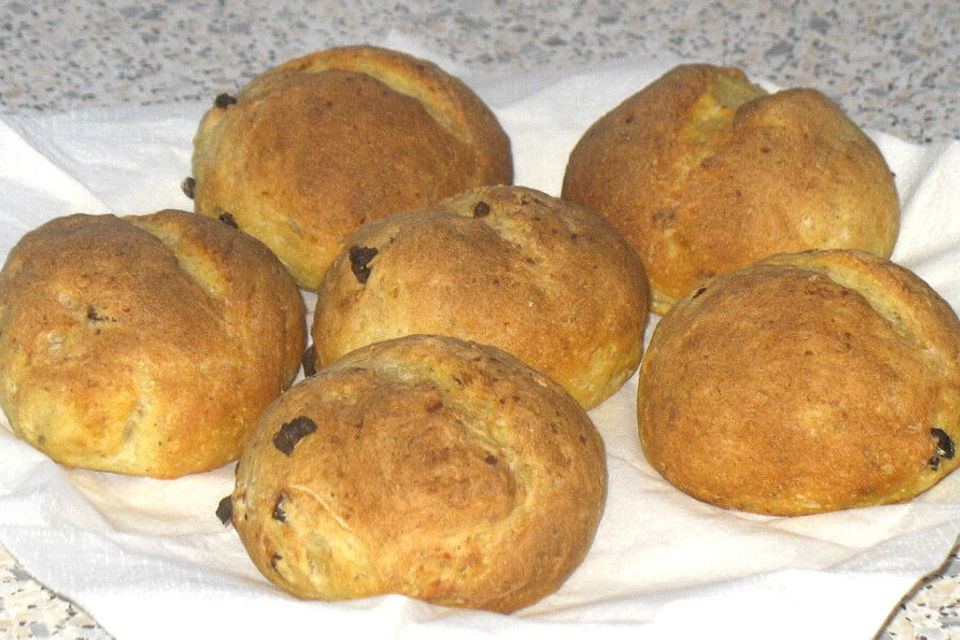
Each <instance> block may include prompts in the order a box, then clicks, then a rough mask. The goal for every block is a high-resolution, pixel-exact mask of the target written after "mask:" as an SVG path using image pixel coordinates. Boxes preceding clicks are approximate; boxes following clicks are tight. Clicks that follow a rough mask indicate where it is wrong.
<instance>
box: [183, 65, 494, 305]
mask: <svg viewBox="0 0 960 640" xmlns="http://www.w3.org/2000/svg"><path fill="white" fill-rule="evenodd" d="M221 104H222V105H223V106H222V107H218V106H214V108H212V109H211V110H210V111H208V112H207V113H206V115H205V116H204V117H203V120H202V121H201V123H200V127H199V129H198V131H197V134H196V136H195V138H194V154H193V176H194V178H195V179H196V185H195V187H194V189H193V192H194V206H195V209H196V211H197V212H198V213H201V214H203V215H207V216H211V217H219V216H221V215H223V214H224V213H229V214H230V215H231V216H232V217H233V219H234V220H235V221H236V222H237V223H238V224H239V226H240V228H241V229H243V230H244V231H247V232H248V233H250V234H251V235H254V236H256V237H258V238H260V239H261V240H262V241H263V242H264V243H265V244H267V246H269V247H270V248H271V249H272V250H273V251H274V252H275V253H276V254H277V255H278V256H279V257H280V259H281V260H282V261H283V262H284V264H286V265H287V267H288V268H289V269H290V270H291V272H292V273H293V275H294V277H295V278H296V279H297V281H298V282H299V283H300V284H301V285H302V286H304V287H306V288H310V289H313V288H315V287H316V286H317V284H318V283H319V281H320V278H321V277H322V276H323V272H324V271H325V270H326V268H327V265H328V264H329V263H330V261H331V260H332V259H333V256H335V255H336V253H337V251H339V249H340V246H341V244H342V243H343V240H344V238H345V237H346V236H347V235H349V234H350V233H351V232H353V230H354V229H356V228H357V227H358V226H360V225H361V224H362V223H363V222H365V221H368V220H374V219H376V218H379V217H382V216H385V215H388V214H391V213H396V212H400V211H406V210H408V209H414V208H417V207H420V206H423V205H426V204H429V203H431V202H435V201H437V200H440V199H442V198H444V197H447V196H450V195H453V194H455V193H458V192H460V191H463V190H465V189H468V188H470V187H474V186H478V185H483V184H498V183H510V182H511V181H512V179H513V164H512V158H511V154H510V142H509V140H508V138H507V135H506V133H504V131H503V129H502V128H501V127H500V125H499V123H498V122H497V120H496V118H495V117H494V115H493V113H492V112H491V111H490V110H489V109H488V108H487V107H486V105H485V104H484V103H483V102H482V101H481V100H480V99H479V98H478V97H477V96H476V94H474V93H473V92H472V91H471V90H470V89H469V88H468V87H467V86H466V85H465V84H464V83H463V82H461V81H460V80H458V79H456V78H454V77H453V76H450V75H449V74H447V73H445V72H444V71H442V70H441V69H440V68H439V67H437V66H436V65H434V64H432V63H430V62H427V61H425V60H420V59H417V58H413V57H411V56H408V55H406V54H402V53H399V52H395V51H390V50H387V49H380V48H375V47H343V48H337V49H330V50H327V51H321V52H318V53H314V54H312V55H309V56H305V57H303V58H299V59H296V60H291V61H289V62H287V63H285V64H282V65H280V66H279V67H276V68H274V69H272V70H270V71H267V72H266V73H264V74H262V75H260V76H258V77H257V78H254V79H253V80H252V81H251V82H250V83H249V84H248V85H247V86H246V87H244V89H243V90H242V91H241V92H240V94H239V95H238V96H237V97H236V101H235V102H233V103H231V102H230V101H229V100H224V101H222V102H221Z"/></svg>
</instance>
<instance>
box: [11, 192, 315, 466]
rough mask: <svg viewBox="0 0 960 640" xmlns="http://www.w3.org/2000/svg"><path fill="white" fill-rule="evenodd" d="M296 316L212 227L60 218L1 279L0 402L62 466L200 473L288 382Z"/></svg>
mask: <svg viewBox="0 0 960 640" xmlns="http://www.w3.org/2000/svg"><path fill="white" fill-rule="evenodd" d="M303 311H304V310H303V302H302V299H301V298H300V295H299V292H298V290H297V288H296V286H295V284H294V283H293V280H292V279H291V278H290V276H289V274H288V273H286V271H285V270H284V269H283V266H282V265H281V264H280V263H279V262H278V261H277V260H276V258H275V257H274V256H273V255H272V254H270V252H269V251H268V250H267V249H266V247H264V246H263V245H262V244H260V243H259V242H257V241H256V240H253V239H252V238H249V237H247V236H244V235H243V234H240V233H238V232H236V231H235V230H233V229H230V228H229V227H227V226H226V225H224V224H222V223H219V222H216V221H212V220H208V219H206V218H202V217H200V216H196V215H194V214H191V213H187V212H183V211H170V210H168V211H161V212H158V213H156V214H152V215H146V216H128V217H125V218H118V217H116V216H112V215H103V216H89V215H84V214H76V215H72V216H66V217H63V218H58V219H55V220H52V221H51V222H49V223H47V224H45V225H43V226H41V227H39V228H38V229H36V230H34V231H32V232H30V233H28V234H26V235H25V236H24V237H23V238H22V239H21V240H20V242H19V243H18V244H17V246H16V247H15V248H14V249H13V250H12V251H11V253H10V255H9V257H8V259H7V262H6V265H5V266H4V269H3V272H2V273H0V404H2V406H3V409H4V411H5V412H6V415H7V417H8V419H9V421H10V424H11V426H12V428H13V430H14V432H15V433H17V435H19V436H20V437H21V438H23V439H24V440H26V441H27V442H29V443H30V444H32V445H33V446H35V447H37V448H38V449H40V450H41V451H43V452H45V453H46V454H48V455H49V456H50V457H52V458H53V459H54V460H57V461H58V462H61V463H63V464H65V465H67V466H78V467H85V468H90V469H97V470H104V471H114V472H118V473H126V474H135V475H147V476H155V477H175V476H179V475H183V474H185V473H192V472H196V471H203V470H207V469H212V468H215V467H218V466H221V465H223V464H225V463H226V462H229V461H230V460H233V459H235V458H236V457H238V456H239V454H240V448H241V446H242V442H243V439H244V438H245V436H246V434H247V432H248V431H249V430H250V429H251V428H252V426H253V424H254V422H255V421H256V417H257V415H258V414H259V412H260V410H262V409H263V408H264V407H265V406H266V405H267V404H268V403H269V402H270V401H271V400H273V399H274V398H275V397H276V396H277V395H278V394H279V393H280V391H281V390H282V389H284V388H286V387H287V386H288V385H289V384H290V382H291V381H292V379H293V377H294V375H295V374H296V371H297V365H298V360H299V356H300V353H301V352H302V349H303V345H304V338H305V327H304V317H303Z"/></svg>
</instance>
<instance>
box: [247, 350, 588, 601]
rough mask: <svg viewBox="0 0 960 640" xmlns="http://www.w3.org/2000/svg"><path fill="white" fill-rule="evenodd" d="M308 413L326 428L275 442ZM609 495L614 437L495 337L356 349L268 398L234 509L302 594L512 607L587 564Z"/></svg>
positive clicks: (266, 568)
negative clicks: (608, 444)
mask: <svg viewBox="0 0 960 640" xmlns="http://www.w3.org/2000/svg"><path fill="white" fill-rule="evenodd" d="M299 416H307V417H309V418H310V419H312V420H314V421H315V422H316V424H317V430H316V431H315V432H313V433H311V434H309V435H305V436H304V437H303V438H302V439H300V440H299V442H298V443H297V444H296V445H295V447H294V448H293V450H292V452H291V453H290V454H289V455H287V454H285V453H284V452H283V451H280V450H279V449H278V448H277V447H276V445H275V444H274V443H273V442H272V439H273V437H274V435H275V434H276V433H277V432H278V431H279V430H282V428H283V425H284V424H287V423H289V422H290V421H292V420H295V419H297V418H298V417H299ZM605 495H606V468H605V460H604V452H603V443H602V441H601V440H600V436H599V434H598V433H597V431H596V429H595V428H594V427H593V424H592V423H591V422H590V419H589V418H588V417H587V415H586V414H585V413H584V412H583V410H582V409H581V408H580V407H579V406H578V405H577V404H576V402H575V401H574V400H573V399H572V398H571V397H570V396H569V395H567V394H566V393H565V392H564V391H563V390H562V389H561V388H560V387H559V386H558V385H557V384H556V383H554V382H552V381H551V380H549V379H548V378H546V377H545V376H543V375H542V374H540V373H538V372H536V371H534V370H533V369H530V368H529V367H527V366H525V365H523V364H521V363H520V362H519V361H517V360H516V359H514V358H513V357H512V356H510V355H508V354H506V353H505V352H502V351H499V350H496V349H494V348H492V347H486V346H480V345H476V344H473V343H466V342H462V341H459V340H455V339H452V338H441V337H428V336H410V337H406V338H400V339H397V340H391V341H386V342H381V343H377V344H374V345H371V346H369V347H365V348H363V349H360V350H358V351H354V352H352V353H351V354H349V355H347V356H346V357H345V358H343V359H342V360H340V361H338V362H337V363H335V364H333V365H331V366H330V367H327V368H325V369H323V370H321V371H319V372H318V373H317V374H316V376H314V377H312V378H308V379H306V380H304V381H303V382H301V383H299V384H297V385H295V386H294V387H293V388H291V389H290V390H289V391H287V392H286V393H285V394H284V395H283V396H282V397H281V398H280V399H279V400H278V401H277V402H276V403H274V404H273V405H272V406H271V407H270V409H269V410H268V411H267V412H266V413H265V414H264V415H263V416H262V417H261V419H260V422H259V423H258V426H257V429H256V430H255V432H254V434H253V435H252V437H251V440H250V445H249V447H248V448H247V449H246V450H245V451H244V454H243V456H242V458H241V460H240V464H239V466H238V468H237V484H236V488H235V490H234V492H233V497H232V502H233V513H232V517H233V523H234V526H235V527H236V529H237V531H238V533H239V534H240V537H241V539H242V540H243V543H244V545H245V546H246V548H247V551H248V552H249V554H250V556H251V558H252V559H253V561H254V563H255V564H256V565H257V567H258V568H259V569H260V571H261V572H263V574H264V575H265V576H266V577H267V578H268V579H270V580H271V581H272V582H274V583H275V584H277V585H278V586H280V587H281V588H283V589H285V590H287V591H289V592H291V593H294V594H296V595H298V596H300V597H302V598H316V599H325V600H339V599H347V598H360V597H366V596H370V595H378V594H386V593H400V594H404V595H408V596H411V597H415V598H420V599H423V600H427V601H430V602H434V603H437V604H442V605H446V606H456V607H468V608H482V609H489V610H494V611H504V612H506V611H513V610H515V609H518V608H520V607H524V606H527V605H529V604H532V603H533V602H535V601H537V600H539V599H540V598H542V597H544V596H546V595H547V594H549V593H552V592H553V591H554V590H556V589H557V588H558V587H559V586H560V584H561V583H562V582H563V581H564V580H565V579H566V578H567V576H568V575H569V574H570V573H571V572H572V571H573V570H574V569H575V568H576V567H577V566H578V565H579V564H580V562H581V561H582V559H583V557H584V555H585V554H586V552H587V549H588V548H589V546H590V544H591V541H592V539H593V536H594V533H595V531H596V527H597V524H598V522H599V519H600V515H601V513H602V510H603V504H604V500H605ZM278 502H282V513H283V516H282V518H278V517H277V514H276V511H277V504H278Z"/></svg>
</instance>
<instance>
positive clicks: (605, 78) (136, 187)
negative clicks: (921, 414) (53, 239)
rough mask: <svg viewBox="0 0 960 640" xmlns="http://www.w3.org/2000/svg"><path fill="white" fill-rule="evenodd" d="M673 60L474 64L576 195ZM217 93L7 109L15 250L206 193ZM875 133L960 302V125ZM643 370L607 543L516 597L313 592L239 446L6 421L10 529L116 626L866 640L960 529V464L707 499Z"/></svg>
mask: <svg viewBox="0 0 960 640" xmlns="http://www.w3.org/2000/svg"><path fill="white" fill-rule="evenodd" d="M388 44H393V45H394V46H396V43H388ZM407 49H408V50H410V49H411V47H407ZM414 52H415V53H418V54H424V53H425V52H422V51H414ZM428 57H430V56H428ZM432 57H433V59H435V60H436V57H435V56H432ZM441 64H442V65H443V63H441ZM443 66H445V67H446V68H447V69H449V70H452V71H454V72H459V70H457V69H456V68H455V67H453V65H443ZM670 66H672V63H670V62H664V61H659V62H658V61H654V62H651V61H645V62H634V63H622V64H619V65H616V66H604V67H598V68H593V69H583V70H569V71H567V72H565V73H558V72H554V73H552V74H549V75H542V76H535V75H533V74H524V75H512V76H509V77H484V78H472V77H470V76H468V75H467V74H463V73H460V75H461V76H462V77H464V79H465V80H467V82H468V84H471V85H472V86H473V87H474V88H475V89H476V90H477V91H478V93H479V94H480V95H481V97H483V98H484V99H485V100H486V101H487V102H488V104H490V105H491V107H492V108H493V109H494V110H495V112H496V113H497V115H498V117H499V118H500V120H501V123H502V124H503V126H504V127H505V128H506V130H507V132H508V133H509V134H510V136H511V139H512V142H513V151H514V157H515V163H516V182H517V184H521V185H525V186H530V187H535V188H538V189H541V190H543V191H546V192H548V193H551V194H554V195H557V194H559V190H560V185H561V181H562V177H563V172H564V169H565V166H566V159H567V155H568V154H569V151H570V149H571V148H572V147H573V145H574V144H575V142H576V141H577V140H578V139H579V137H580V135H581V134H582V133H583V132H584V131H585V129H586V128H587V127H588V126H589V125H590V124H591V123H592V122H593V121H594V120H595V119H596V118H598V117H599V116H600V115H602V114H603V113H605V112H606V111H608V110H610V109H611V108H613V107H614V106H615V105H616V104H618V103H619V102H620V101H621V100H622V99H623V98H625V97H627V96H628V95H630V94H632V93H633V92H635V91H637V90H638V89H639V88H641V87H642V86H644V85H646V84H647V83H648V82H650V81H651V80H653V79H654V78H656V77H657V76H659V75H660V74H661V73H663V72H664V71H666V70H667V69H668V68H669V67H670ZM211 99H212V96H211ZM205 109H206V105H177V106H159V107H150V108H124V109H120V110H109V111H107V110H102V111H96V110H93V111H85V112H82V113H68V114H62V115H55V116H46V117H35V116H22V117H13V116H6V117H4V118H3V119H2V120H0V221H2V227H0V255H6V253H7V252H8V251H9V249H10V248H11V247H12V246H13V245H14V244H15V243H16V241H17V240H18V239H19V237H20V236H21V235H22V234H23V233H24V232H26V231H27V230H29V229H32V228H34V227H36V226H37V225H39V224H40V223H42V222H43V221H45V220H47V219H49V218H52V217H55V216H60V215H65V214H69V213H73V212H78V211H83V212H87V213H100V212H117V213H148V212H152V211H155V210H158V209H161V208H166V207H179V208H185V209H190V208H191V203H190V201H189V200H188V199H187V198H186V197H185V196H184V195H183V194H182V193H181V191H180V187H179V185H180V182H181V181H182V179H183V178H184V177H186V176H187V175H189V173H190V168H189V167H190V164H189V162H190V154H191V138H192V136H193V133H194V131H195V130H196V126H197V124H198V122H199V118H200V116H201V114H202V113H203V111H204V110H205ZM871 135H872V136H873V137H874V139H875V140H876V141H877V143H878V144H879V146H880V148H881V150H882V151H883V153H884V155H885V156H886V158H887V161H888V162H889V164H890V165H891V167H892V168H893V170H894V171H895V173H896V177H897V185H898V188H899V191H900V194H901V198H902V201H903V205H904V206H903V217H902V230H901V233H900V238H899V242H898V244H897V247H896V251H895V253H894V260H896V261H898V262H899V263H901V264H903V265H904V266H907V267H909V268H911V269H913V270H914V271H916V272H917V273H918V274H919V275H920V276H921V277H923V278H924V279H925V280H926V281H927V282H928V283H930V284H931V285H932V286H933V287H934V288H935V289H937V291H939V293H940V294H941V295H942V296H944V297H945V298H946V299H947V300H948V301H949V302H950V303H951V304H952V305H953V306H954V308H960V214H958V212H960V178H958V176H960V143H945V144H941V145H937V146H926V147H919V146H916V145H912V144H909V143H906V142H903V141H901V140H898V139H896V138H893V137H891V136H887V135H883V134H881V133H877V132H871ZM636 388H637V379H636V376H634V378H633V379H632V380H630V381H629V382H628V383H627V384H626V385H625V386H624V388H623V389H622V390H621V391H620V392H619V393H618V394H617V395H616V396H614V397H613V398H612V399H610V400H608V401H607V402H605V403H604V404H603V405H602V406H600V407H598V408H597V409H595V410H593V411H592V412H591V417H592V418H593V420H594V422H595V423H596V425H597V427H598V428H599V430H600V432H601V433H602V435H603V437H604V439H605V441H606V445H607V452H608V467H609V498H608V502H607V505H606V511H605V514H604V517H603V520H602V522H601V524H600V528H599V531H598V532H597V536H596V540H595V542H594V545H593V547H592V548H591V551H590V553H589V555H588V556H587V558H586V560H585V561H584V563H583V565H582V566H581V567H580V568H579V569H578V570H577V571H576V572H575V573H574V575H573V576H572V577H571V578H570V579H569V581H568V582H567V583H566V584H565V585H564V586H563V587H562V588H561V589H560V591H559V592H558V593H556V594H555V595H552V596H550V597H548V598H546V599H545V600H543V601H542V602H540V603H538V604H536V605H534V606H532V607H530V608H528V609H525V610H523V611H520V612H518V613H516V614H513V615H510V616H503V615H496V614H491V613H486V612H475V611H457V610H448V609H442V608H439V607H433V606H430V605H427V604H424V603H421V602H417V601H414V600H410V599H407V598H404V597H401V596H384V597H377V598H370V599H366V600H358V601H352V602H341V603H324V602H305V601H300V600H297V599H296V598H293V597H291V596H289V595H287V594H285V593H283V592H282V591H280V590H278V589H277V588H275V587H273V586H272V585H270V584H269V583H268V582H267V581H266V580H265V579H264V578H263V577H261V576H260V574H259V573H258V572H257V570H256V569H255V568H254V566H253V565H252V563H251V562H250V561H249V559H248V558H247V556H246V553H245V551H244V550H243V548H242V546H241V544H240V542H239V539H238V538H237V536H236V534H235V532H234V531H233V530H232V529H231V528H229V527H224V526H223V525H221V523H220V522H219V520H218V519H217V518H216V517H215V515H214V510H215V508H216V506H217V503H218V501H219V499H220V498H221V497H223V496H225V495H226V494H228V493H229V492H230V491H231V490H232V484H233V467H232V465H231V466H228V467H225V468H222V469H218V470H215V471H211V472H209V473H204V474H197V475H194V476H188V477H185V478H181V479H177V480H166V481H163V480H153V479H145V478H128V477H123V476H118V475H113V474H107V473H97V472H90V471H84V470H68V469H65V468H63V467H61V466H59V465H57V464H55V463H53V462H51V461H50V460H49V459H47V458H46V457H45V456H43V455H42V454H40V453H38V452H37V451H35V450H33V449H32V448H30V447H29V446H27V445H26V444H24V443H22V442H20V441H18V440H17V439H16V438H15V437H14V436H13V435H11V434H10V433H9V431H7V430H2V429H0V543H2V544H3V545H4V546H6V547H7V548H8V549H9V550H10V552H11V553H12V554H13V555H14V556H15V557H16V558H18V559H19V561H20V562H21V563H22V564H23V566H24V567H25V568H26V569H27V570H28V571H30V572H31V573H32V574H33V575H34V576H36V577H37V578H38V579H39V580H40V581H42V582H43V583H45V584H46V585H47V586H49V587H50V588H52V589H54V590H55V591H58V592H61V593H63V594H64V595H66V596H67V597H69V598H72V599H74V600H75V601H76V602H78V603H79V604H80V605H81V606H83V607H84V608H86V609H87V610H88V611H89V612H90V613H91V614H92V615H93V616H94V617H95V618H96V619H97V620H98V621H99V622H100V623H101V624H102V625H103V626H104V627H105V628H106V629H107V630H108V631H110V632H112V633H113V634H115V635H116V636H118V637H119V638H171V637H197V638H210V637H221V636H222V637H230V638H246V637H251V638H253V637H306V636H314V637H320V636H323V637H343V636H345V635H347V634H350V635H357V636H358V637H361V636H360V635H359V634H365V635H373V636H376V637H383V636H389V637H396V638H412V637H417V638H466V637H480V636H489V635H492V634H495V635H497V636H503V637H507V638H513V637H516V638H521V637H522V638H529V637H531V635H532V636H534V637H536V636H537V635H538V634H543V635H546V634H549V636H550V637H551V638H565V637H571V638H573V637H577V638H582V637H585V634H591V633H597V634H603V637H624V638H627V637H629V638H637V637H642V638H675V637H694V636H701V637H702V636H706V637H714V636H723V635H727V634H734V633H735V634H737V635H738V637H742V638H754V637H756V638H761V637H762V638H767V637H777V638H812V637H817V638H819V637H851V638H852V637H860V638H863V637H869V636H870V635H872V634H874V633H875V632H876V631H878V629H879V627H880V626H881V624H882V623H883V621H884V620H885V618H886V617H887V614H888V613H889V611H890V610H891V608H892V607H893V606H894V605H895V604H896V603H897V601H898V600H899V599H900V597H901V596H902V595H903V594H904V593H905V592H906V591H907V590H908V589H909V588H910V587H911V586H912V585H913V584H914V583H915V582H916V580H917V579H919V578H920V577H921V576H922V575H923V574H925V573H926V572H927V571H929V570H931V569H932V568H934V567H936V566H937V565H939V564H940V561H941V560H942V558H943V556H944V555H945V554H946V553H947V551H948V550H949V549H950V547H951V545H952V543H953V541H954V539H955V537H956V536H957V533H958V532H960V475H958V474H954V475H953V476H951V477H948V478H947V479H946V480H944V481H943V482H941V483H940V484H939V485H938V486H936V487H935V488H933V489H932V490H930V491H929V492H927V493H926V494H924V495H922V496H920V497H919V498H917V499H915V500H914V501H912V502H911V503H908V504H902V505H891V506H884V507H874V508H866V509H858V510H852V511H845V512H839V513H830V514H823V515H815V516H804V517H796V518H776V517H766V516H759V515H753V514H748V513H739V512H735V511H726V510H723V509H719V508H716V507H712V506H710V505H707V504H703V503H700V502H697V501H696V500H694V499H692V498H690V497H688V496H686V495H684V494H682V493H680V492H679V491H677V490H675V489H673V488H672V487H671V486H669V485H668V484H667V483H666V482H665V481H664V480H663V479H661V478H660V477H659V476H658V475H657V473H656V472H654V471H653V470H652V468H651V467H650V466H649V465H648V464H647V463H646V462H645V460H644V458H643V455H642V453H641V451H640V446H639V442H638V440H637V436H636V415H635V406H634V402H635V397H636V395H635V394H636Z"/></svg>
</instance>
